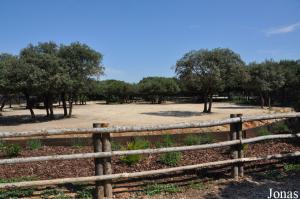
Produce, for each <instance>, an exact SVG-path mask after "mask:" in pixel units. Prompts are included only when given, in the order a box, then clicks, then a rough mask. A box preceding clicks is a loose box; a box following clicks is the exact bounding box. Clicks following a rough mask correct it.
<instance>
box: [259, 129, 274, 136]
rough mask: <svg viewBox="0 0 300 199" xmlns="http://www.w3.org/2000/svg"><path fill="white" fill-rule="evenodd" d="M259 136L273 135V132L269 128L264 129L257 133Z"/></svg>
mask: <svg viewBox="0 0 300 199" xmlns="http://www.w3.org/2000/svg"><path fill="white" fill-rule="evenodd" d="M257 135H258V136H265V135H271V132H270V131H269V130H268V129H267V128H265V127H262V128H260V129H259V130H258V131H257Z"/></svg>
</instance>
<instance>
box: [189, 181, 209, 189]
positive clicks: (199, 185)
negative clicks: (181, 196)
mask: <svg viewBox="0 0 300 199" xmlns="http://www.w3.org/2000/svg"><path fill="white" fill-rule="evenodd" d="M189 187H190V188H191V189H198V190H204V189H206V188H207V184H205V183H203V182H198V183H195V182H191V183H190V184H189Z"/></svg>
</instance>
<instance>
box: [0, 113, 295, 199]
mask: <svg viewBox="0 0 300 199" xmlns="http://www.w3.org/2000/svg"><path fill="white" fill-rule="evenodd" d="M298 117H300V113H285V114H272V115H260V116H247V117H246V116H242V115H241V114H232V115H230V118H229V119H224V120H214V121H205V122H191V123H181V124H173V125H157V126H139V127H138V126H124V127H109V126H108V124H107V123H94V124H93V128H88V129H59V130H40V131H28V132H0V138H8V137H31V136H51V135H58V134H82V133H91V134H92V135H93V137H92V139H93V145H94V152H93V153H78V154H67V155H50V156H40V157H23V158H10V159H0V165H2V164H18V163H26V162H38V161H49V160H72V159H85V158H94V159H95V175H94V176H88V177H74V178H60V179H51V180H36V181H24V182H14V183H1V184H0V189H9V188H21V187H32V186H45V185H58V184H66V183H78V182H95V186H96V193H95V198H98V199H99V198H103V197H107V198H112V197H113V192H112V180H113V179H121V178H136V177H142V176H149V175H156V174H166V173H173V172H178V171H186V170H192V169H199V168H204V167H211V166H221V165H231V166H232V177H233V178H234V179H238V178H239V177H243V176H244V166H243V165H244V163H247V162H253V161H259V160H270V159H282V158H291V157H299V156H300V151H296V152H292V153H286V154H273V155H268V156H263V157H244V152H243V146H244V144H249V143H255V142H259V141H266V140H274V139H299V138H300V133H292V134H275V135H266V136H259V137H254V138H245V136H243V129H242V124H243V122H249V121H257V120H270V119H285V118H298ZM228 124H229V125H230V140H229V141H223V142H217V143H212V144H202V145H192V146H179V147H166V148H156V149H141V150H128V151H112V150H111V138H110V135H111V133H124V132H142V131H162V130H170V129H185V128H203V127H212V126H219V125H228ZM225 146H230V147H231V154H232V155H231V156H232V158H231V159H229V160H222V161H215V162H207V163H201V164H195V165H187V166H179V167H171V168H166V169H158V170H150V171H140V172H134V173H117V174H113V173H112V166H113V165H111V157H113V156H124V155H133V154H156V153H167V152H177V151H191V150H200V149H209V148H219V147H225Z"/></svg>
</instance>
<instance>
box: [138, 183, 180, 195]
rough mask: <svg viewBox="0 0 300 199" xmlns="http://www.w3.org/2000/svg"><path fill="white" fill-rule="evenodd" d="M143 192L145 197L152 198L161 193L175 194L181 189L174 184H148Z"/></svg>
mask: <svg viewBox="0 0 300 199" xmlns="http://www.w3.org/2000/svg"><path fill="white" fill-rule="evenodd" d="M144 191H145V193H146V194H147V195H149V196H153V195H156V194H161V193H177V192H180V191H181V189H180V188H179V187H178V186H177V185H175V184H150V185H148V186H146V188H145V190H144Z"/></svg>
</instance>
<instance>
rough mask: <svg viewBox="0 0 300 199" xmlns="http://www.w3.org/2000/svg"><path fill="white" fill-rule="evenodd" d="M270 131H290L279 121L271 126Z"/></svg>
mask: <svg viewBox="0 0 300 199" xmlns="http://www.w3.org/2000/svg"><path fill="white" fill-rule="evenodd" d="M270 131H271V132H272V133H286V132H290V129H289V127H288V126H287V125H286V124H285V123H284V122H283V121H280V122H277V123H275V124H273V125H272V126H271V128H270Z"/></svg>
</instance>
